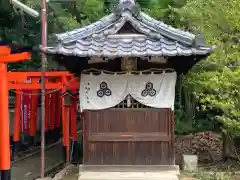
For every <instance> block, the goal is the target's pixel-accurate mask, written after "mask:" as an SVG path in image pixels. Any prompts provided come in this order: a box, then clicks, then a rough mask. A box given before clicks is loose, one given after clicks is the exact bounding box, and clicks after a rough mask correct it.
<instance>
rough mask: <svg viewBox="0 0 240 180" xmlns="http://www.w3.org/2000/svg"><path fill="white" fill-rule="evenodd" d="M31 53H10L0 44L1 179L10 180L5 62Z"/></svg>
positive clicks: (29, 56)
mask: <svg viewBox="0 0 240 180" xmlns="http://www.w3.org/2000/svg"><path fill="white" fill-rule="evenodd" d="M30 58H31V53H29V52H23V53H17V54H12V53H11V48H10V47H9V46H7V45H4V46H0V170H1V180H11V171H10V170H11V159H10V134H9V109H8V80H7V63H10V62H19V61H23V60H29V59H30Z"/></svg>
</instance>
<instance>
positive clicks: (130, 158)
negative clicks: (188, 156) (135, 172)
mask: <svg viewBox="0 0 240 180" xmlns="http://www.w3.org/2000/svg"><path fill="white" fill-rule="evenodd" d="M85 118H86V119H85V128H86V129H88V128H89V136H91V135H92V133H103V134H105V135H106V136H107V135H109V134H110V133H123V135H124V133H128V134H131V133H140V134H141V133H154V132H156V133H157V132H161V133H162V134H164V135H166V136H168V137H169V138H168V139H169V140H168V141H164V140H163V141H151V140H148V141H136V140H134V138H132V139H131V140H129V141H125V142H118V141H106V140H104V139H102V140H101V141H100V142H99V141H94V140H91V141H88V138H87V136H86V135H85V136H84V137H85V139H84V143H85V146H84V147H85V149H84V152H85V153H84V164H89V165H97V164H99V165H100V164H102V165H110V164H119V165H135V164H139V165H168V164H174V155H173V154H172V153H173V152H174V147H173V138H174V136H173V134H174V129H173V128H174V124H173V123H174V122H173V118H174V117H173V112H172V111H171V110H170V109H153V108H148V109H146V108H145V109H135V108H131V109H114V108H112V109H106V110H101V111H87V112H86V116H85ZM119 136H120V135H119Z"/></svg>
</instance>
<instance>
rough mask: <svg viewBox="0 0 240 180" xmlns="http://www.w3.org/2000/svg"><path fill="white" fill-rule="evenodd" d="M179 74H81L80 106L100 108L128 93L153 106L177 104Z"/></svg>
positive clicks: (161, 106) (121, 98)
mask: <svg viewBox="0 0 240 180" xmlns="http://www.w3.org/2000/svg"><path fill="white" fill-rule="evenodd" d="M176 79H177V74H176V72H172V73H162V74H153V73H152V74H147V75H146V74H139V75H134V74H123V75H117V74H115V75H112V74H105V73H101V74H100V75H92V74H91V75H87V74H82V76H81V83H80V93H79V95H80V108H81V110H86V109H89V110H100V109H106V108H111V107H114V106H116V105H117V104H119V103H120V102H121V101H123V100H124V99H125V97H126V96H127V95H128V94H129V95H131V96H132V97H133V98H134V99H135V100H137V101H138V102H140V103H142V104H144V105H147V106H150V107H154V108H172V109H173V108H174V99H175V84H176Z"/></svg>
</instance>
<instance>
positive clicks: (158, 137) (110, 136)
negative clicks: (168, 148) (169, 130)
mask: <svg viewBox="0 0 240 180" xmlns="http://www.w3.org/2000/svg"><path fill="white" fill-rule="evenodd" d="M88 140H89V141H169V136H168V135H167V134H164V133H132V132H127V133H93V134H90V135H89V139H88Z"/></svg>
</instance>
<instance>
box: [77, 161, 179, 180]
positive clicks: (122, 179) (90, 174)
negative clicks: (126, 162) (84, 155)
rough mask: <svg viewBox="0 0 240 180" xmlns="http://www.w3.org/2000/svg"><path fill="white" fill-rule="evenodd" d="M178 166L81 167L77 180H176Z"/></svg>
mask: <svg viewBox="0 0 240 180" xmlns="http://www.w3.org/2000/svg"><path fill="white" fill-rule="evenodd" d="M178 174H179V168H178V166H85V165H84V166H83V165H81V166H80V168H79V180H178V177H177V175H178Z"/></svg>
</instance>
